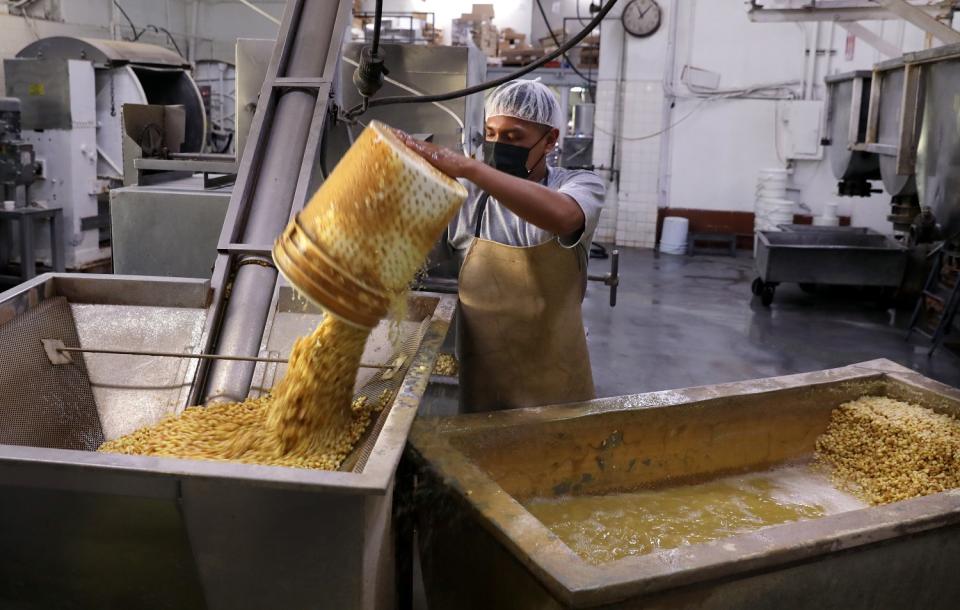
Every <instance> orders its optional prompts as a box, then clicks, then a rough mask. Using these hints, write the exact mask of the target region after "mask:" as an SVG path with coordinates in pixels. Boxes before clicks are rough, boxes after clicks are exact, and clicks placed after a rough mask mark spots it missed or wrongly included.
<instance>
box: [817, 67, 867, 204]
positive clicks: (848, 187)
mask: <svg viewBox="0 0 960 610" xmlns="http://www.w3.org/2000/svg"><path fill="white" fill-rule="evenodd" d="M871 76H872V75H871V73H870V72H868V71H858V72H849V73H846V74H837V75H834V76H828V77H827V78H826V79H824V80H825V82H826V84H827V97H828V99H829V102H828V104H827V137H826V138H825V139H824V144H826V145H827V147H828V148H827V150H828V157H829V160H830V168H831V169H832V170H833V175H834V176H836V178H837V180H839V181H840V182H839V183H838V185H837V191H838V194H839V195H841V196H856V197H869V196H870V193H871V191H872V188H873V187H872V186H871V184H870V181H871V180H879V179H880V162H879V160H878V159H877V155H876V154H874V153H870V152H866V151H862V150H857V148H856V145H857V144H859V143H861V142H863V141H864V139H865V138H866V135H867V134H866V129H867V113H868V108H869V101H870V78H871Z"/></svg>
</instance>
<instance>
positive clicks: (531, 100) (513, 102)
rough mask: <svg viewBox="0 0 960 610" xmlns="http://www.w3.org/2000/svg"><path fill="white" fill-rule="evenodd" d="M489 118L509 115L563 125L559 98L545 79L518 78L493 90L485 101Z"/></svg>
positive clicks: (531, 120) (537, 121)
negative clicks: (544, 82)
mask: <svg viewBox="0 0 960 610" xmlns="http://www.w3.org/2000/svg"><path fill="white" fill-rule="evenodd" d="M486 111H487V118H490V117H495V116H509V117H513V118H515V119H523V120H524V121H530V122H531V123H539V124H541V125H548V126H550V127H555V128H557V129H562V128H563V123H564V122H565V121H564V120H563V118H562V117H561V116H560V102H559V100H557V96H556V95H554V94H553V91H551V90H550V88H549V87H547V86H546V85H544V84H543V83H539V82H537V81H532V80H521V79H517V80H514V81H510V82H509V83H504V84H502V85H500V86H499V87H497V88H496V89H494V90H493V93H491V94H490V97H489V98H487V103H486Z"/></svg>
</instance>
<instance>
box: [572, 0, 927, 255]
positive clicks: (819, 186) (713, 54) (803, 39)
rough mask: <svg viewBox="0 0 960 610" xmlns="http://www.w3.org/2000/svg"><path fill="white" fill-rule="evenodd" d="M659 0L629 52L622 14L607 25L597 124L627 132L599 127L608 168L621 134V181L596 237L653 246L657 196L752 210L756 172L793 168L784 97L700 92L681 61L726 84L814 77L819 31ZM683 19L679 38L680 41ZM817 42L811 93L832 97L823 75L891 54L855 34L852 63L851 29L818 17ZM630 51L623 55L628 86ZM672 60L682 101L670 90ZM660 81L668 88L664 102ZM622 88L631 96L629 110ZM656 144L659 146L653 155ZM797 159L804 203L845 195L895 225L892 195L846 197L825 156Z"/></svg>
mask: <svg viewBox="0 0 960 610" xmlns="http://www.w3.org/2000/svg"><path fill="white" fill-rule="evenodd" d="M660 4H661V6H662V7H663V9H664V21H663V25H662V26H661V28H660V30H659V31H658V32H657V33H656V34H655V35H653V36H652V37H650V38H647V39H636V38H633V37H630V36H627V37H626V47H625V48H624V47H622V46H621V45H622V44H623V34H622V27H621V25H620V23H619V16H617V17H616V18H611V17H612V16H613V14H611V16H610V17H608V18H607V19H606V20H605V21H604V24H603V32H602V38H601V57H600V83H599V88H598V94H597V98H598V99H597V102H598V110H597V125H598V130H600V129H607V130H613V126H614V125H617V124H619V125H621V127H620V130H621V131H620V133H619V136H620V137H618V138H612V137H609V136H607V135H605V134H602V133H598V136H597V140H596V142H595V151H594V162H595V163H596V164H603V165H607V164H609V158H610V152H609V151H610V146H611V145H612V144H613V142H614V140H615V141H616V143H617V149H618V151H619V155H620V160H619V163H618V164H617V165H618V168H619V170H620V172H621V181H620V192H619V193H618V194H617V196H616V197H615V200H614V201H613V202H611V203H612V204H613V205H611V209H609V210H607V211H606V212H605V215H604V219H603V221H602V222H601V227H600V230H599V232H598V236H599V238H600V239H616V240H617V241H618V242H619V243H621V244H624V245H636V246H651V245H653V241H654V231H655V224H654V223H655V220H656V215H657V206H656V205H654V204H653V203H651V194H652V193H656V202H657V204H658V205H659V206H669V207H677V208H696V209H711V210H733V211H752V210H753V205H754V193H755V185H756V175H757V170H759V169H761V168H765V167H783V166H784V160H783V159H782V157H783V154H782V151H778V148H777V139H776V137H775V133H776V130H775V123H776V120H777V112H776V110H775V109H776V104H777V102H775V101H772V100H751V99H729V100H722V101H706V102H704V101H703V100H702V99H692V98H691V97H690V92H689V91H687V90H686V88H685V87H684V86H683V85H682V84H681V83H680V71H681V70H682V68H683V66H684V65H688V64H689V65H692V66H696V67H698V68H703V69H707V70H710V71H713V72H716V73H718V74H720V85H719V86H720V88H721V89H735V88H742V87H746V86H751V85H755V84H759V83H769V82H779V81H787V80H798V81H802V80H803V79H804V77H805V74H807V71H806V68H807V63H806V61H807V60H806V56H805V51H804V49H805V48H806V47H809V46H812V45H813V40H814V37H815V36H816V35H817V33H816V30H817V27H818V26H816V25H815V24H793V23H786V24H775V23H752V22H750V20H749V19H748V17H747V15H746V11H745V8H744V6H743V4H742V3H739V2H732V1H729V0H726V1H723V2H718V1H716V0H700V1H697V0H683V1H682V2H677V1H676V0H661V2H660ZM583 6H584V7H586V4H584V5H583ZM618 10H619V9H616V8H615V9H614V12H616V11H618ZM673 19H676V20H677V21H676V23H675V24H674V23H673V21H672V20H673ZM674 25H675V27H676V40H675V45H674V47H673V49H671V48H670V45H669V44H668V43H669V39H670V29H671V27H673V26H674ZM864 25H866V26H867V27H869V28H871V29H872V30H873V31H875V32H877V33H879V34H881V35H882V36H883V37H884V38H885V39H886V40H888V41H890V42H892V43H893V44H895V45H897V46H899V47H901V48H903V49H904V50H916V49H920V48H923V44H924V36H923V34H922V33H921V32H920V31H919V30H918V29H916V28H914V27H913V26H910V25H905V24H904V23H903V22H899V21H886V22H876V23H866V24H864ZM819 39H820V40H819V44H818V45H817V48H819V49H821V50H832V52H829V53H822V54H820V55H818V58H817V60H816V69H815V72H814V76H813V78H812V79H811V82H812V84H813V86H812V87H810V88H809V92H808V99H823V95H824V88H823V78H824V77H825V76H826V75H827V74H828V73H829V74H835V73H840V72H847V71H850V70H854V69H868V68H869V67H870V66H872V65H873V64H874V63H875V62H877V61H881V60H883V59H885V57H884V56H882V55H880V54H879V53H878V52H876V51H875V50H874V49H872V48H871V47H869V46H868V45H867V44H865V43H864V42H863V41H862V40H857V41H856V43H855V50H854V53H853V57H852V58H851V59H847V57H846V54H845V46H846V40H847V33H846V31H845V30H843V29H841V28H840V27H839V26H835V25H831V24H829V23H825V24H820V26H819ZM621 53H622V54H623V55H624V56H625V63H624V70H623V82H622V84H621V86H620V87H619V88H618V87H617V86H616V84H615V83H616V82H617V80H618V72H619V65H620V56H621ZM671 56H672V57H674V58H675V66H674V70H673V71H672V78H673V80H674V85H673V92H675V93H676V94H677V95H678V97H677V98H676V99H673V98H671V97H670V95H669V93H670V92H669V91H666V89H667V87H666V83H667V82H669V80H670V78H671V72H670V71H669V70H668V67H669V59H670V57H671ZM651 88H656V89H658V90H659V92H660V94H661V95H660V96H659V100H660V101H659V103H658V97H657V96H656V95H654V94H653V93H652V92H651ZM794 89H795V90H796V91H797V92H798V93H800V92H801V91H802V89H803V88H802V86H801V85H796V86H795V87H794ZM618 90H619V92H620V94H621V95H623V96H624V98H623V100H624V101H623V102H622V103H623V106H622V108H623V110H622V112H621V114H619V115H618V114H617V112H616V107H617V103H618V101H617V95H616V92H617V91H618ZM671 103H672V104H673V106H672V108H671V107H669V106H670V105H671ZM618 117H619V118H618ZM661 130H665V131H664V133H663V134H662V135H660V136H656V137H651V138H648V139H645V140H641V141H637V140H634V139H633V138H638V137H642V136H645V135H649V134H655V133H657V132H659V131H661ZM654 149H656V151H657V152H658V153H659V154H653V150H654ZM793 166H794V174H793V177H792V184H791V196H792V198H794V199H795V200H796V201H797V202H800V203H804V204H806V205H807V206H809V207H810V208H811V209H812V210H813V211H814V212H815V213H819V212H820V211H821V209H822V206H823V203H824V202H826V201H831V200H835V201H838V202H839V203H840V212H841V213H845V214H852V215H853V220H854V223H855V224H858V225H863V226H869V227H871V228H874V229H877V230H881V231H884V232H889V231H890V225H889V223H888V222H887V221H886V218H885V217H886V214H887V213H888V206H889V197H888V196H886V195H875V196H873V197H871V198H868V199H855V198H836V197H835V196H834V193H835V185H836V179H835V178H834V177H833V175H832V173H831V172H830V169H829V166H828V162H827V161H822V162H815V161H799V162H795V163H794V164H793ZM651 181H653V182H651ZM877 185H878V186H879V183H877Z"/></svg>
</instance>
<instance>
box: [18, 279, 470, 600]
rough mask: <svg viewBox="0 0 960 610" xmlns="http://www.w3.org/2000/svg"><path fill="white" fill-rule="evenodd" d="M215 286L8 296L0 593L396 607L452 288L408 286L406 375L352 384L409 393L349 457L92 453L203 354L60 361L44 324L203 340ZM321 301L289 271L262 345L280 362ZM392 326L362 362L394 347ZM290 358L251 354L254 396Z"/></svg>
mask: <svg viewBox="0 0 960 610" xmlns="http://www.w3.org/2000/svg"><path fill="white" fill-rule="evenodd" d="M210 294H211V291H210V285H209V282H207V281H203V280H181V279H167V278H148V277H123V276H92V275H67V274H48V275H44V276H41V277H39V278H37V279H35V280H33V281H31V282H29V283H27V284H24V285H22V286H21V287H19V288H17V289H15V290H12V291H8V292H6V293H3V294H2V295H0V336H2V337H3V338H4V339H3V345H4V350H3V353H2V354H0V386H2V387H4V388H5V390H8V391H7V392H5V393H4V395H3V396H0V435H2V438H0V441H2V443H3V444H0V497H2V498H3V501H2V502H0V523H3V526H2V527H0V606H5V607H6V606H8V605H13V606H17V604H21V603H27V602H29V603H30V604H33V606H29V607H38V606H42V607H50V606H58V607H59V605H60V604H62V603H63V602H64V601H65V600H69V601H70V602H72V603H73V604H75V607H83V608H102V609H109V608H118V609H119V608H123V609H127V608H132V607H136V608H230V609H236V608H251V609H252V608H257V609H259V608H304V607H316V606H317V605H318V604H320V605H323V606H324V607H331V608H383V607H389V606H390V605H392V602H393V595H394V593H393V586H392V583H393V568H392V544H391V537H390V536H391V534H390V531H391V520H390V514H391V508H392V493H393V479H394V472H395V470H396V467H397V463H398V461H399V459H400V454H401V452H402V450H403V447H404V445H405V442H406V438H407V434H408V431H409V429H410V426H411V424H412V422H413V419H414V417H415V415H416V411H417V406H418V403H419V401H420V398H421V396H422V394H423V391H424V389H425V387H426V385H427V379H428V377H429V373H430V370H431V368H432V365H433V361H434V359H435V356H436V352H437V349H438V348H439V346H440V344H441V343H442V342H443V339H444V337H445V336H446V334H447V328H448V325H449V323H450V319H451V317H452V314H453V311H454V306H455V298H454V297H451V296H443V295H433V294H428V293H413V294H411V296H410V297H409V301H408V307H407V312H408V313H407V318H406V320H405V321H404V322H402V323H401V324H400V328H401V333H402V335H403V337H402V340H401V341H400V344H401V345H400V346H399V350H400V351H401V352H405V353H406V354H407V355H408V358H407V359H406V360H405V363H404V364H403V366H402V368H401V369H400V370H399V374H397V375H395V376H391V379H390V380H386V381H385V380H383V379H381V378H382V377H384V376H386V372H387V371H381V370H379V369H367V370H365V372H364V373H363V374H361V376H360V379H358V382H357V385H358V390H359V391H363V388H364V387H369V386H371V385H373V386H376V388H377V393H379V391H380V389H381V388H383V387H387V386H390V387H393V388H395V389H396V390H397V392H398V393H397V395H396V398H395V400H394V401H393V402H392V404H391V405H390V406H389V407H388V408H387V409H386V410H385V411H384V412H383V413H382V414H381V417H380V418H379V420H377V421H376V422H375V423H374V424H373V426H372V428H373V430H372V431H371V433H370V435H369V438H368V439H367V440H366V441H365V442H364V443H363V444H362V445H361V447H360V448H359V449H358V450H356V451H355V453H354V455H353V456H351V457H350V458H349V460H348V463H347V464H346V465H345V468H343V469H342V470H341V471H340V472H325V471H311V470H301V469H292V468H282V467H272V466H259V465H250V464H239V463H230V462H205V461H193V460H178V459H165V458H154V457H141V456H127V455H111V454H101V453H96V452H93V451H91V449H94V448H95V447H96V446H97V445H98V444H99V441H100V438H101V437H106V438H107V439H110V438H114V437H116V436H119V435H121V434H124V433H126V432H129V431H131V430H133V429H135V428H137V427H139V426H141V425H145V424H149V423H152V422H155V421H157V420H159V419H160V418H161V417H163V416H164V415H167V414H172V413H176V412H178V411H179V410H180V409H182V408H183V407H184V406H185V405H186V404H187V402H186V398H187V396H188V395H189V394H190V390H191V386H192V379H193V373H194V372H195V369H196V361H195V360H189V359H179V358H156V357H152V356H138V355H118V354H76V353H75V354H72V359H73V363H71V364H65V365H54V364H52V363H51V362H50V360H49V359H48V358H46V356H45V355H44V353H43V348H42V346H41V344H40V343H39V339H40V338H49V336H51V335H57V337H56V338H59V339H62V340H64V343H66V344H70V343H73V342H74V341H77V342H78V343H75V344H74V345H80V346H82V347H88V348H104V347H106V348H110V349H112V350H134V351H135V350H143V349H145V348H148V347H149V348H150V349H154V350H157V349H159V350H164V351H172V352H184V353H197V352H198V351H199V346H201V345H203V340H204V336H203V334H204V320H205V318H206V315H207V308H208V306H209V305H210ZM321 315H322V314H321V313H320V311H319V310H318V309H317V308H316V307H314V306H312V305H309V304H306V303H304V302H303V301H301V300H299V299H298V298H297V297H296V295H295V294H294V293H293V291H292V290H291V289H289V288H287V287H284V286H281V287H280V288H279V289H278V290H277V291H276V293H275V298H274V301H273V305H272V307H271V311H270V315H269V319H268V322H267V325H266V328H265V329H264V339H263V348H262V351H261V354H260V355H261V356H268V357H273V358H279V359H282V358H283V357H285V356H286V354H287V353H289V349H290V346H291V344H292V342H293V340H294V339H295V338H296V337H298V336H300V335H301V334H303V332H304V329H310V328H313V327H314V326H315V325H316V324H317V322H318V321H319V319H320V317H321ZM388 326H389V325H388V323H386V322H385V323H382V324H381V325H380V326H379V327H378V328H377V329H375V331H374V332H373V333H372V335H371V338H370V340H369V341H368V344H367V349H366V352H365V354H364V361H365V363H371V364H378V365H385V366H389V365H390V364H391V363H393V362H394V361H395V357H396V354H397V349H398V348H396V347H394V344H393V343H392V342H391V340H390V337H389V335H390V328H389V327H388ZM11 333H13V334H15V336H17V337H19V342H13V343H11V342H10V337H9V335H11ZM283 366H285V365H282V364H276V363H258V364H257V368H256V371H255V374H254V382H253V386H252V388H251V393H252V394H256V393H257V392H259V391H261V390H262V389H263V388H269V387H270V386H271V385H272V383H273V381H274V379H276V378H279V376H280V375H282V373H283V370H282V369H283ZM28 369H29V370H28ZM388 371H389V369H388ZM385 384H386V385H385ZM10 388H15V389H17V388H19V391H13V392H10V391H9V389H10ZM17 607H19V606H17Z"/></svg>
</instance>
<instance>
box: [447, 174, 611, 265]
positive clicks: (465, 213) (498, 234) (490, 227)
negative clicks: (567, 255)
mask: <svg viewBox="0 0 960 610" xmlns="http://www.w3.org/2000/svg"><path fill="white" fill-rule="evenodd" d="M465 186H466V187H467V190H468V192H469V195H468V196H467V201H466V203H464V204H463V207H462V208H460V212H459V213H458V214H457V215H456V217H454V219H453V221H452V222H451V223H450V227H449V230H450V232H449V236H450V237H449V243H450V246H451V247H452V248H453V249H454V250H455V251H456V253H457V255H458V257H460V259H461V260H462V258H463V256H464V254H465V253H466V250H467V248H469V247H470V244H472V243H473V237H474V231H475V228H476V221H477V211H478V208H479V202H480V198H481V197H482V195H483V191H481V190H480V188H479V187H477V185H475V184H473V183H472V182H469V181H465ZM545 186H547V187H548V188H551V189H553V190H555V191H558V192H561V193H563V194H565V195H568V196H570V197H571V198H573V200H574V201H576V202H577V204H578V205H579V206H580V209H581V210H583V217H584V219H585V222H584V227H583V230H582V231H578V232H577V233H575V234H573V235H561V236H558V235H554V234H553V233H550V232H549V231H546V230H544V229H541V228H540V227H538V226H536V225H534V224H531V223H529V222H527V221H526V220H524V219H522V218H520V217H519V216H517V215H516V214H514V213H513V212H511V211H510V210H509V209H508V208H507V207H506V206H505V205H503V204H501V203H500V202H499V201H497V200H496V199H494V198H493V197H490V198H489V199H488V200H487V208H486V211H485V212H484V215H483V222H482V223H481V224H480V237H482V238H483V239H488V240H490V241H495V242H499V243H501V244H507V245H508V246H521V247H527V246H537V245H540V244H542V243H544V242H546V241H549V240H551V239H553V238H554V237H556V238H557V240H558V241H559V242H560V245H562V246H564V247H565V248H578V249H579V251H580V254H581V260H582V261H583V263H584V264H586V262H587V257H588V255H589V253H590V243H591V242H592V241H593V232H594V231H595V230H596V228H597V222H598V221H599V220H600V209H601V208H602V207H603V197H604V193H605V192H606V186H605V185H604V183H603V180H602V179H601V178H600V176H598V175H597V174H596V173H595V172H591V171H586V170H573V169H563V168H559V167H548V168H547V180H546V184H545Z"/></svg>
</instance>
